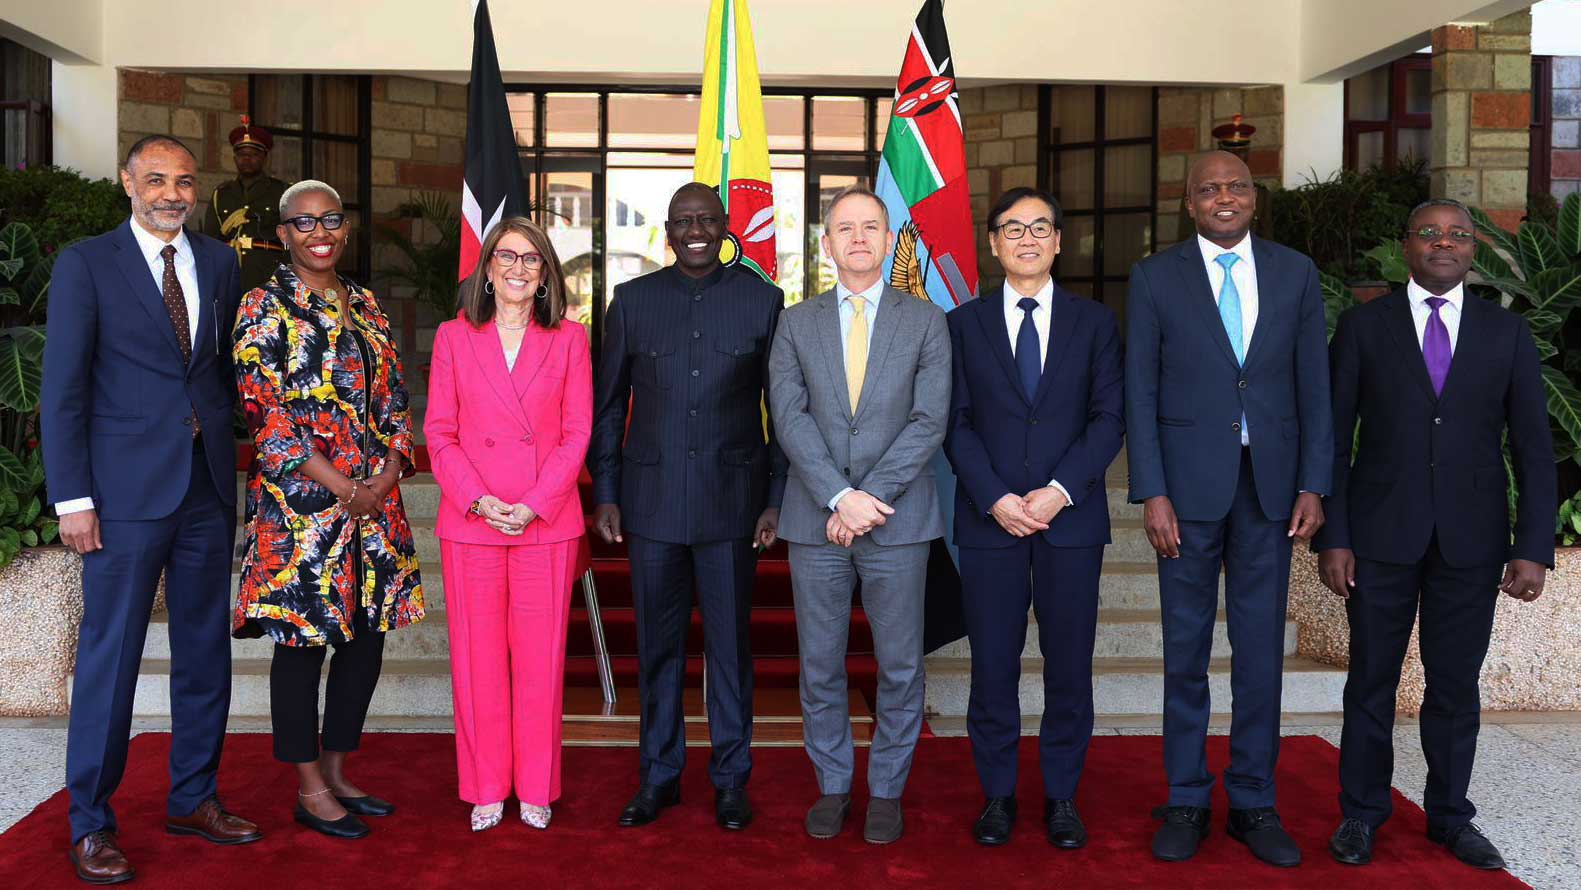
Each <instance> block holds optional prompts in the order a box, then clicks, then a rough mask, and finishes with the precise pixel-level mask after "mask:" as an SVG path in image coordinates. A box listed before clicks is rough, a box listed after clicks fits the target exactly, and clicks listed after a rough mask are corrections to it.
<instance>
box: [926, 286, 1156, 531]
mask: <svg viewBox="0 0 1581 890" xmlns="http://www.w3.org/2000/svg"><path fill="white" fill-rule="evenodd" d="M1052 306H1053V313H1052V315H1051V317H1050V319H1049V344H1048V351H1047V355H1046V356H1045V358H1044V360H1043V377H1042V379H1041V381H1040V383H1039V385H1038V391H1037V396H1036V397H1035V398H1033V399H1031V400H1030V401H1029V400H1028V399H1027V397H1026V393H1025V390H1023V389H1022V386H1021V376H1020V374H1019V373H1018V372H1017V371H1016V365H1015V359H1014V358H1013V357H1012V356H1011V352H1010V332H1009V329H1008V328H1007V327H1006V325H1005V310H1004V292H1003V290H1000V291H998V292H995V293H991V294H987V295H984V296H981V297H978V298H976V299H974V300H968V301H967V302H965V303H962V304H961V305H960V306H958V307H956V308H955V309H953V310H951V311H950V313H949V314H948V315H947V316H945V318H946V320H947V321H948V322H949V326H950V345H951V346H952V347H953V348H954V354H955V363H954V368H955V385H954V387H953V388H952V392H951V398H950V422H949V426H948V428H947V430H946V433H945V436H944V452H945V455H946V456H947V457H949V459H950V465H951V466H952V467H954V469H955V478H956V485H955V543H956V546H959V547H1009V546H1011V545H1013V544H1014V543H1015V542H1016V540H1017V539H1016V538H1015V537H1014V536H1012V535H1011V534H1010V533H1009V532H1007V531H1005V530H1004V529H1003V528H1001V527H1000V526H999V523H998V522H996V521H995V520H994V518H993V515H992V514H991V512H990V511H991V510H992V508H993V506H994V503H995V502H997V501H998V500H999V499H1000V498H1002V497H1004V496H1005V495H1006V494H1011V493H1014V494H1018V495H1024V494H1026V493H1027V492H1029V491H1032V490H1033V489H1036V488H1041V487H1042V486H1045V485H1047V484H1048V483H1049V480H1050V479H1057V480H1059V484H1060V485H1063V486H1064V487H1065V489H1066V490H1067V491H1069V492H1070V496H1071V498H1072V500H1073V503H1072V504H1071V505H1070V506H1068V507H1066V508H1065V509H1064V510H1061V511H1060V513H1059V515H1058V516H1055V517H1054V521H1053V522H1051V523H1049V527H1048V529H1047V530H1046V531H1044V532H1042V534H1043V537H1044V539H1045V540H1046V541H1048V542H1049V543H1050V544H1052V545H1054V546H1056V547H1092V546H1098V545H1101V544H1107V543H1109V498H1108V495H1107V493H1106V492H1105V489H1104V482H1103V480H1104V473H1105V471H1107V470H1108V468H1109V464H1110V463H1111V462H1112V461H1113V460H1114V456H1115V455H1116V454H1118V453H1119V451H1120V440H1121V438H1122V437H1123V436H1124V434H1125V418H1124V415H1123V413H1122V412H1123V406H1124V394H1123V392H1122V390H1123V387H1124V374H1123V371H1122V369H1121V348H1120V332H1119V325H1118V324H1117V323H1116V321H1115V317H1114V312H1113V311H1112V310H1110V309H1109V308H1108V307H1107V306H1104V305H1103V304H1101V303H1095V302H1093V301H1092V300H1087V299H1082V298H1079V297H1075V296H1072V295H1071V294H1070V293H1068V292H1066V291H1064V290H1061V289H1060V287H1059V286H1058V285H1055V287H1054V300H1053V304H1052Z"/></svg>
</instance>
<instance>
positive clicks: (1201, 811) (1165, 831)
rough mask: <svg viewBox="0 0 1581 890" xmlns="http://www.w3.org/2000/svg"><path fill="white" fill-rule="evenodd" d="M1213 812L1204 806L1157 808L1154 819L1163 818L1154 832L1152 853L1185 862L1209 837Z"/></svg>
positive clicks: (1164, 859)
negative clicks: (1209, 826) (1209, 825)
mask: <svg viewBox="0 0 1581 890" xmlns="http://www.w3.org/2000/svg"><path fill="white" fill-rule="evenodd" d="M1212 815H1213V811H1212V810H1210V809H1208V808H1207V807H1159V808H1158V809H1156V810H1154V811H1153V818H1154V819H1162V820H1164V824H1163V825H1161V826H1159V829H1158V831H1157V832H1155V833H1154V834H1153V855H1154V856H1155V857H1157V858H1159V859H1162V860H1163V861H1165V862H1184V861H1185V860H1187V859H1190V858H1191V857H1193V856H1195V855H1197V847H1198V846H1200V845H1201V844H1202V839H1203V838H1205V837H1207V836H1208V822H1209V819H1210V818H1211V817H1212Z"/></svg>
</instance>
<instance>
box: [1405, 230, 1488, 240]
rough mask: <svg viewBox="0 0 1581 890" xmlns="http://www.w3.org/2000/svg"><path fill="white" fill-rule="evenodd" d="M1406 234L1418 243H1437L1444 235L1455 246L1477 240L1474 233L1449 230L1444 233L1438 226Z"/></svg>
mask: <svg viewBox="0 0 1581 890" xmlns="http://www.w3.org/2000/svg"><path fill="white" fill-rule="evenodd" d="M1406 234H1408V235H1411V236H1412V237H1414V238H1416V239H1417V240H1419V241H1437V240H1438V239H1440V238H1442V237H1444V236H1445V235H1448V236H1449V240H1451V241H1454V242H1455V243H1457V244H1470V243H1471V242H1473V241H1475V240H1477V233H1476V232H1468V231H1466V230H1465V229H1450V230H1449V231H1448V232H1445V231H1444V230H1443V229H1440V228H1439V227H1438V226H1423V227H1421V228H1420V229H1413V230H1412V231H1410V232H1408V233H1406Z"/></svg>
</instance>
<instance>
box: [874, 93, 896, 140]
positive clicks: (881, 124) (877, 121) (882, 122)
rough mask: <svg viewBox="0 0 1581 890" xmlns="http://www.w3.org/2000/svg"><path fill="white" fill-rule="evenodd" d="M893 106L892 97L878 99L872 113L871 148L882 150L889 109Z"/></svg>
mask: <svg viewBox="0 0 1581 890" xmlns="http://www.w3.org/2000/svg"><path fill="white" fill-rule="evenodd" d="M893 107H895V100H894V99H889V98H885V99H879V100H878V109H877V111H876V112H875V113H874V114H873V150H874V151H883V150H884V137H885V136H888V135H889V110H890V109H891V108H893Z"/></svg>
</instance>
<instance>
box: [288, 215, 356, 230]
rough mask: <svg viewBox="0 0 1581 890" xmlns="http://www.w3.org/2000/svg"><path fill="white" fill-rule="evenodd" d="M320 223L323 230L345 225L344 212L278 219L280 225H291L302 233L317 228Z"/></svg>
mask: <svg viewBox="0 0 1581 890" xmlns="http://www.w3.org/2000/svg"><path fill="white" fill-rule="evenodd" d="M320 223H322V224H323V225H324V231H326V232H333V231H335V230H336V229H338V228H340V227H341V226H343V225H345V223H346V214H344V213H326V214H324V215H323V216H305V215H304V216H293V217H291V218H290V219H282V220H280V224H281V225H283V226H291V227H292V228H294V229H296V230H297V231H298V232H301V233H302V234H304V235H306V234H307V233H308V232H311V231H313V230H314V229H316V228H318V226H319V224H320Z"/></svg>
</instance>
